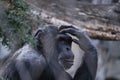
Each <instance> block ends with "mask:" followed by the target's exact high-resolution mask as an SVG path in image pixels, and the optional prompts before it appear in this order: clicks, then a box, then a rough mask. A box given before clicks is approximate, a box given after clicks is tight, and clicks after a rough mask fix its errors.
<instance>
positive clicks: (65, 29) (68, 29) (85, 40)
mask: <svg viewBox="0 0 120 80" xmlns="http://www.w3.org/2000/svg"><path fill="white" fill-rule="evenodd" d="M59 31H60V33H63V34H66V33H69V34H71V35H73V36H75V37H77V38H78V39H79V40H76V39H73V42H75V43H77V44H78V45H79V46H80V48H81V49H83V50H84V51H85V52H89V51H92V50H93V49H94V46H93V44H92V42H91V40H90V38H89V37H88V35H87V34H86V33H85V32H84V31H81V30H80V29H77V28H75V27H73V26H61V27H60V29H59Z"/></svg>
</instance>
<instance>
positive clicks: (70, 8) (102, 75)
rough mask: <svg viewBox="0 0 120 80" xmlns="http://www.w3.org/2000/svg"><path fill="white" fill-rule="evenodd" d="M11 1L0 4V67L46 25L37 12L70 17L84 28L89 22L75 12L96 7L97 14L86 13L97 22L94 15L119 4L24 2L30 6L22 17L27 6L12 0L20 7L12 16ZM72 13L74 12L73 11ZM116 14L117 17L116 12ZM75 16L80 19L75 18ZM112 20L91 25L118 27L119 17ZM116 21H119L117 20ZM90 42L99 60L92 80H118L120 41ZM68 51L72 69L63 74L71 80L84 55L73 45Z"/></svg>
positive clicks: (111, 0)
mask: <svg viewBox="0 0 120 80" xmlns="http://www.w3.org/2000/svg"><path fill="white" fill-rule="evenodd" d="M11 1H12V0H3V1H0V24H1V25H0V37H1V38H0V66H1V65H2V63H4V60H5V59H7V57H8V56H9V55H11V54H13V53H14V52H15V51H16V50H17V49H19V48H20V47H21V46H22V45H24V44H25V43H26V42H27V41H28V40H29V41H31V42H32V40H31V36H30V35H31V34H32V32H33V31H34V30H35V29H37V28H38V27H41V26H43V25H45V24H46V22H45V21H44V20H41V15H40V13H39V12H41V9H44V10H46V11H50V12H52V13H55V15H56V14H57V15H58V17H59V19H61V17H63V16H66V15H67V17H71V18H74V20H79V21H83V22H84V23H86V24H88V22H89V18H88V17H86V16H85V17H83V14H82V13H79V14H76V13H77V11H79V9H82V8H84V10H85V9H86V12H87V10H88V9H87V8H88V7H89V5H94V6H96V7H97V6H100V7H99V9H100V12H99V9H98V10H96V9H94V10H93V11H95V12H94V14H93V13H89V14H90V15H91V14H92V15H93V16H94V15H95V16H94V19H98V17H99V15H96V14H98V13H99V14H104V13H102V10H103V11H105V10H107V9H108V8H107V7H109V6H112V7H109V8H111V9H112V8H113V6H114V5H116V4H117V3H119V2H120V1H119V0H25V2H26V3H28V4H29V5H31V6H32V7H30V9H29V10H28V11H27V13H26V9H27V8H28V6H25V4H24V3H22V1H23V0H16V1H18V3H20V9H19V10H17V12H15V13H14V11H13V12H12V10H13V8H12V7H11V6H10V3H11ZM83 4H84V5H86V6H88V7H81V5H83ZM101 6H102V7H101ZM92 8H95V7H92ZM92 8H91V11H92ZM106 8H107V9H106ZM74 9H75V10H77V11H75V10H74ZM119 10H120V9H119ZM20 11H21V12H20ZM30 11H31V12H30ZM97 11H98V12H97ZM24 12H25V13H24ZM81 12H82V10H81ZM83 12H85V11H83ZM88 12H90V11H88ZM13 13H14V14H13ZM17 13H20V15H23V16H21V17H20V16H19V17H18V14H17ZM75 14H76V15H75ZM116 14H118V15H120V12H118V13H116ZM116 14H115V15H116ZM6 15H7V16H6ZM79 15H80V17H78V16H79ZM105 15H106V14H105ZM107 15H111V14H109V12H108V13H107ZM113 15H114V14H113ZM28 16H31V17H32V18H28ZM102 17H104V16H102ZM113 17H114V16H113ZM113 17H112V16H111V17H110V18H109V17H108V18H109V20H110V19H111V20H110V21H111V22H104V23H103V22H102V20H101V22H100V20H99V19H98V21H99V23H95V24H96V25H97V24H100V25H102V26H105V25H106V24H107V26H109V25H112V26H113V25H115V26H116V25H117V26H119V27H120V24H119V23H120V16H119V17H118V16H117V17H114V18H113ZM108 18H107V17H105V19H108ZM117 18H119V20H118V19H117ZM92 19H93V18H92ZM116 19H117V20H116ZM24 20H25V22H24ZM26 20H27V21H26ZM90 20H91V19H90ZM112 20H113V21H112ZM31 21H32V23H31ZM117 21H118V22H117ZM68 22H69V23H71V22H72V21H68ZM92 22H93V21H92ZM92 22H89V24H88V25H90V24H93V23H92ZM94 22H95V21H94ZM13 23H14V24H13ZM19 23H20V24H19ZM13 25H14V26H13ZM11 26H12V27H11ZM16 26H17V27H16ZM20 26H23V27H22V28H21V27H20ZM113 27H114V26H113ZM25 35H27V36H25ZM26 40H27V41H26ZM92 40H93V44H94V45H95V46H96V47H97V51H98V58H99V61H98V71H97V76H96V80H120V41H119V40H114V41H113V40H101V39H92ZM72 49H73V51H74V53H75V61H74V65H73V66H72V67H71V69H69V70H66V71H67V72H69V74H70V75H71V76H74V72H75V71H76V69H77V68H78V66H79V65H80V63H81V61H82V60H81V59H82V56H83V54H84V52H83V51H82V50H80V49H79V47H78V46H77V45H75V44H73V46H72Z"/></svg>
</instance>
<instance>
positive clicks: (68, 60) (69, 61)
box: [64, 59, 73, 65]
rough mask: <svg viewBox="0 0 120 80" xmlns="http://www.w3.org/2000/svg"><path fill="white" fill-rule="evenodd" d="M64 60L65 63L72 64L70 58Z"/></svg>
mask: <svg viewBox="0 0 120 80" xmlns="http://www.w3.org/2000/svg"><path fill="white" fill-rule="evenodd" d="M64 61H65V62H66V63H69V64H71V65H73V60H71V59H64Z"/></svg>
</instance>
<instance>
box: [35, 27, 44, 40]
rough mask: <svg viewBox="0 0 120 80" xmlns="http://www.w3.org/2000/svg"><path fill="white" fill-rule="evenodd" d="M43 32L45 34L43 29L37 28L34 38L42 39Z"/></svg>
mask: <svg viewBox="0 0 120 80" xmlns="http://www.w3.org/2000/svg"><path fill="white" fill-rule="evenodd" d="M42 34H43V30H42V29H38V30H36V31H35V32H34V34H33V37H34V39H37V40H39V39H40V36H41V35H42Z"/></svg>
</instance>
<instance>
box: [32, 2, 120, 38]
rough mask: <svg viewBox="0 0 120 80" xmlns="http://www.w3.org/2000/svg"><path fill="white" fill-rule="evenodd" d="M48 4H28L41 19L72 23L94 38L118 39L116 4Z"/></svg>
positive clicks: (50, 22) (64, 23)
mask: <svg viewBox="0 0 120 80" xmlns="http://www.w3.org/2000/svg"><path fill="white" fill-rule="evenodd" d="M48 4H49V5H47V2H45V3H44V1H43V2H42V3H39V6H38V7H36V6H35V5H33V4H30V5H31V6H32V7H33V8H34V9H33V10H36V11H38V12H39V13H40V16H41V19H42V20H44V21H45V22H47V23H49V24H53V25H57V26H60V25H73V26H75V27H77V28H79V29H82V30H84V31H86V32H87V33H88V35H89V36H90V37H91V38H95V39H101V40H120V36H119V34H120V22H119V21H120V19H119V16H120V13H119V11H115V9H116V5H91V4H78V5H77V7H76V6H72V7H70V6H65V4H62V5H61V4H59V3H58V4H56V3H54V2H48ZM41 5H42V6H44V7H42V6H41ZM117 6H118V5H117ZM40 7H42V8H40ZM116 10H119V9H116Z"/></svg>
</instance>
